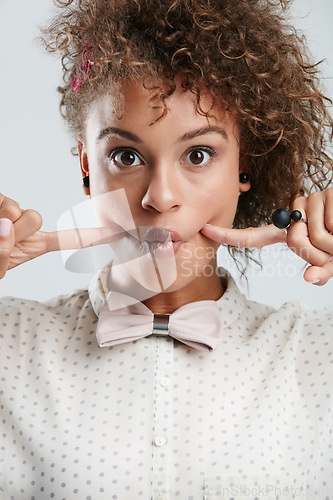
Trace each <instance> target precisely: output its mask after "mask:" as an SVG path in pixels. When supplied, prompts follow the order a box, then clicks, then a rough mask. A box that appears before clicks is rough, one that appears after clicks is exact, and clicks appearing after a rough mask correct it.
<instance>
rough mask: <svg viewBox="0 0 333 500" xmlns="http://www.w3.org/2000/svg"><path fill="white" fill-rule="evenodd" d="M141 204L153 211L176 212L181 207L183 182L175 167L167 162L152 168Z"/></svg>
mask: <svg viewBox="0 0 333 500" xmlns="http://www.w3.org/2000/svg"><path fill="white" fill-rule="evenodd" d="M141 204H142V207H143V208H144V209H145V210H149V211H151V212H152V211H156V212H161V213H162V212H170V211H172V212H174V211H176V210H177V209H179V208H180V206H181V204H182V196H181V182H180V179H178V176H177V173H176V171H175V169H173V168H172V167H171V168H170V165H167V164H164V165H156V166H155V167H154V168H152V170H151V172H150V173H149V179H148V186H147V190H146V192H145V194H144V196H143V198H142V203H141Z"/></svg>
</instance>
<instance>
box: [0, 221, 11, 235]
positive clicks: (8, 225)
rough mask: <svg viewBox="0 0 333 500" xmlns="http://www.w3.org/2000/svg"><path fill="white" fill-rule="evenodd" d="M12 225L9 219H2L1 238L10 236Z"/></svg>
mask: <svg viewBox="0 0 333 500" xmlns="http://www.w3.org/2000/svg"><path fill="white" fill-rule="evenodd" d="M11 227H12V223H11V221H10V220H9V219H0V236H8V235H9V233H10V228H11Z"/></svg>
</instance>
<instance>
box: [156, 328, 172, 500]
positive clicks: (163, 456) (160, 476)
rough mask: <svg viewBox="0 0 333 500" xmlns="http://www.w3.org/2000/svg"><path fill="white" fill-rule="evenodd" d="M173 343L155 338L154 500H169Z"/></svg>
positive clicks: (166, 339)
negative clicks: (160, 499) (169, 439)
mask: <svg viewBox="0 0 333 500" xmlns="http://www.w3.org/2000/svg"><path fill="white" fill-rule="evenodd" d="M173 349H174V346H173V340H172V339H170V337H169V338H168V337H161V336H159V337H157V338H156V367H155V383H154V392H155V394H154V399H155V408H154V410H155V411H154V434H153V489H154V498H156V499H157V498H163V499H165V500H167V499H168V498H169V494H168V491H169V484H168V482H169V479H168V478H169V445H168V438H169V432H170V426H171V415H172V409H171V391H170V375H171V370H172V363H173Z"/></svg>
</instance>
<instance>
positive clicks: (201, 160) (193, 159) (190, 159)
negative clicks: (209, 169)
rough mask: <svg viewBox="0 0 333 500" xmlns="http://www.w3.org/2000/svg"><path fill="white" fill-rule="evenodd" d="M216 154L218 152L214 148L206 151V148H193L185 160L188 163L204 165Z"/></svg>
mask: <svg viewBox="0 0 333 500" xmlns="http://www.w3.org/2000/svg"><path fill="white" fill-rule="evenodd" d="M215 154H216V153H215V152H214V151H213V150H212V151H210V150H209V151H206V150H205V149H193V151H191V152H190V153H188V154H187V155H186V158H185V161H186V163H190V164H192V165H203V164H205V163H207V162H208V161H209V160H210V159H211V157H212V156H214V155H215Z"/></svg>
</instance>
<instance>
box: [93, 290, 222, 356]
mask: <svg viewBox="0 0 333 500" xmlns="http://www.w3.org/2000/svg"><path fill="white" fill-rule="evenodd" d="M149 335H163V336H170V337H173V338H174V339H176V340H179V341H180V342H183V343H184V344H186V345H188V346H190V347H194V348H196V349H199V350H202V351H210V350H212V349H215V347H216V346H217V345H218V344H219V343H220V342H221V340H222V317H221V313H220V312H219V309H218V306H217V303H216V302H215V301H214V300H202V301H199V302H191V303H189V304H185V305H184V306H182V307H180V308H179V309H177V310H176V311H175V312H173V313H172V314H153V313H152V312H151V311H150V309H148V307H146V306H145V305H144V304H142V302H138V301H136V300H135V299H133V298H132V297H129V296H127V295H123V294H121V293H118V292H110V293H109V295H108V297H107V299H106V301H105V303H104V305H103V307H102V310H101V312H100V316H99V320H98V325H97V331H96V337H97V342H98V345H99V347H109V346H114V345H117V344H124V343H126V342H132V341H134V340H139V339H141V338H143V337H148V336H149Z"/></svg>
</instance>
